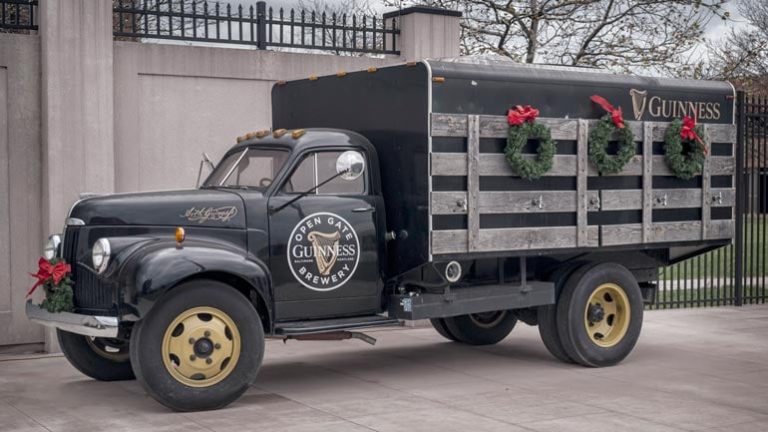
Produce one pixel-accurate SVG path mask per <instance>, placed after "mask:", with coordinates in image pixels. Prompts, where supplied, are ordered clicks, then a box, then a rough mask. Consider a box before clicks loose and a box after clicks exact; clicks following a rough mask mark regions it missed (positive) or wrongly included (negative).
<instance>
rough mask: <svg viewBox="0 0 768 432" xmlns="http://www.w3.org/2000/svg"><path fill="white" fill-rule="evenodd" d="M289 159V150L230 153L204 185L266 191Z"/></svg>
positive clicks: (255, 149) (207, 186) (252, 150)
mask: <svg viewBox="0 0 768 432" xmlns="http://www.w3.org/2000/svg"><path fill="white" fill-rule="evenodd" d="M287 159H288V151H287V150H279V149H259V148H248V149H245V150H243V151H238V152H235V153H230V154H229V155H227V156H225V157H224V159H223V160H222V161H221V162H220V163H219V165H217V166H216V169H214V170H213V172H212V173H211V175H210V176H208V179H207V180H206V181H205V183H204V184H203V187H204V188H210V187H235V188H248V189H250V188H254V189H266V188H267V187H269V185H271V184H272V182H273V181H274V179H275V176H277V174H278V173H279V172H280V170H281V169H282V168H283V165H284V164H285V161H286V160H287Z"/></svg>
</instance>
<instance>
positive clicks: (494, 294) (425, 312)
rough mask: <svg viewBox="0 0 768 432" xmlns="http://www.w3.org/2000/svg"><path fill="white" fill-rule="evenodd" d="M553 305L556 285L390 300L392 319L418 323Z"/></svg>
mask: <svg viewBox="0 0 768 432" xmlns="http://www.w3.org/2000/svg"><path fill="white" fill-rule="evenodd" d="M554 302H555V284H553V283H551V282H539V281H529V282H527V283H526V284H525V285H522V284H504V285H481V286H472V287H461V288H456V287H452V288H451V289H450V290H449V291H447V292H446V293H439V294H438V293H420V294H416V295H412V294H409V293H405V294H395V295H393V296H391V297H390V302H389V315H391V316H393V317H397V318H400V319H404V320H418V319H425V318H439V317H450V316H457V315H466V314H473V313H481V312H490V311H496V310H505V309H522V308H528V307H533V306H541V305H546V304H553V303H554Z"/></svg>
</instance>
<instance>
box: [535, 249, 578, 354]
mask: <svg viewBox="0 0 768 432" xmlns="http://www.w3.org/2000/svg"><path fill="white" fill-rule="evenodd" d="M577 268H578V266H574V265H573V264H570V265H568V264H566V265H561V266H560V267H558V268H557V270H555V271H554V273H553V274H552V275H551V276H550V277H549V280H550V281H552V282H553V283H554V284H555V303H554V304H550V305H545V306H539V307H538V310H537V318H538V321H539V336H541V341H542V342H544V347H546V348H547V351H549V353H550V354H552V356H554V357H555V358H556V359H558V360H560V361H561V362H563V363H574V361H573V359H572V358H570V357H569V356H568V353H566V352H565V348H563V342H562V341H561V340H560V335H559V334H558V333H557V300H558V299H559V298H560V294H561V293H562V291H563V286H564V285H565V283H566V281H567V280H568V276H569V275H570V274H571V273H573V271H575V270H576V269H577Z"/></svg>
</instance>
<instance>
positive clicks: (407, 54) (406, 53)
mask: <svg viewBox="0 0 768 432" xmlns="http://www.w3.org/2000/svg"><path fill="white" fill-rule="evenodd" d="M384 20H385V22H386V25H387V28H390V27H391V26H392V21H393V20H394V21H395V22H396V25H397V27H398V28H399V29H400V38H399V39H398V43H397V48H398V49H399V50H400V55H401V56H402V57H403V59H404V60H405V61H417V60H421V59H425V58H432V59H436V58H447V57H458V56H459V54H460V53H459V42H460V37H461V31H460V27H459V21H460V20H461V12H459V11H452V10H447V9H440V8H435V7H429V6H414V7H409V8H406V9H402V10H399V11H393V12H387V13H385V14H384Z"/></svg>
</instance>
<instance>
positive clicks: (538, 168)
mask: <svg viewBox="0 0 768 432" xmlns="http://www.w3.org/2000/svg"><path fill="white" fill-rule="evenodd" d="M531 137H536V138H538V140H539V148H538V149H537V150H536V158H535V159H533V160H531V159H528V158H526V157H524V156H523V153H522V152H523V148H524V147H525V144H526V143H527V142H528V139H529V138H531ZM556 149H557V145H556V144H555V141H554V140H553V139H552V133H551V132H550V130H549V128H548V127H546V126H544V125H542V124H539V123H531V122H525V123H523V124H521V125H511V126H509V131H508V133H507V146H506V147H505V148H504V155H505V156H506V157H507V162H509V165H511V166H512V169H514V170H515V172H516V173H517V175H519V176H520V177H522V178H524V179H526V180H537V179H538V178H539V177H541V176H542V175H544V173H546V172H547V171H549V170H551V169H552V160H553V159H554V157H555V150H556Z"/></svg>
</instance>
